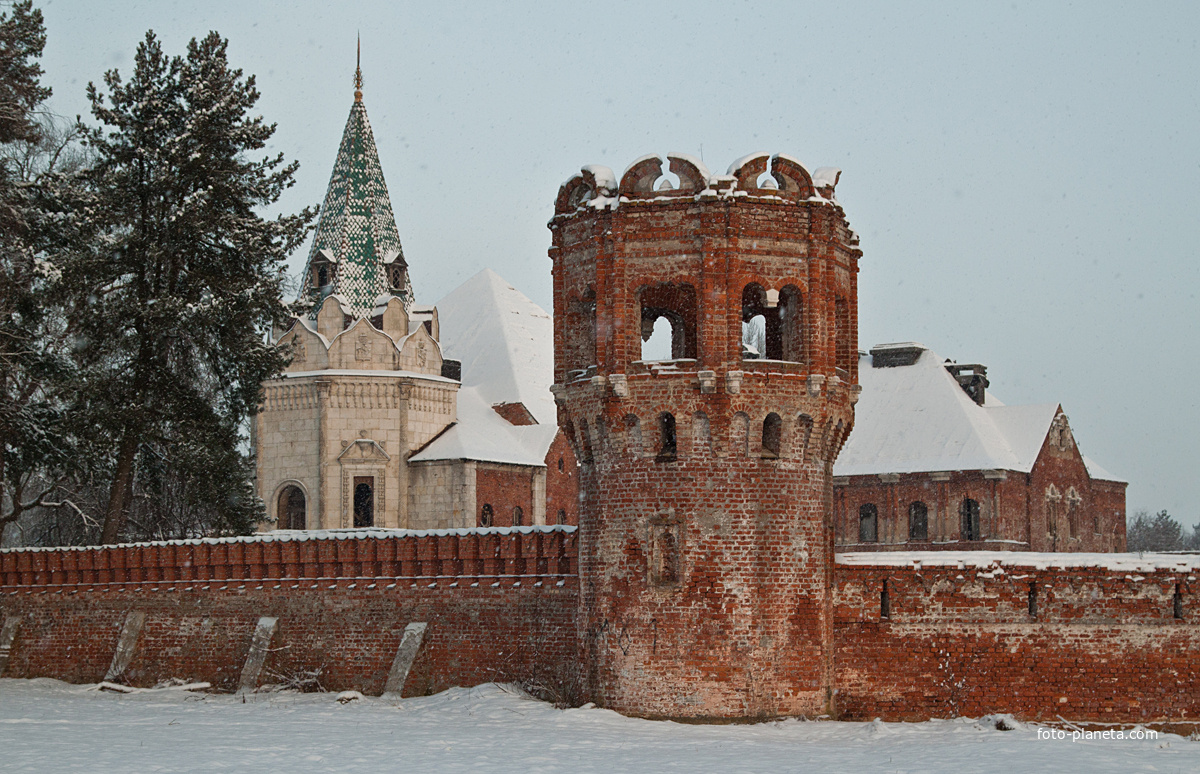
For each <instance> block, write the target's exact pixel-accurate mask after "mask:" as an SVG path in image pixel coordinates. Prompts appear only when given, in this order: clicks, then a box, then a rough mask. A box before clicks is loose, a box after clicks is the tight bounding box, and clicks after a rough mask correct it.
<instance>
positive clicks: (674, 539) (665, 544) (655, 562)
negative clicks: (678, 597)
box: [649, 516, 680, 586]
mask: <svg viewBox="0 0 1200 774" xmlns="http://www.w3.org/2000/svg"><path fill="white" fill-rule="evenodd" d="M679 543H680V535H679V523H678V522H676V521H675V520H673V519H670V518H666V517H662V516H654V517H651V519H650V557H649V558H650V562H649V570H650V579H649V580H650V585H652V586H674V585H676V584H678V583H679V578H680V551H679Z"/></svg>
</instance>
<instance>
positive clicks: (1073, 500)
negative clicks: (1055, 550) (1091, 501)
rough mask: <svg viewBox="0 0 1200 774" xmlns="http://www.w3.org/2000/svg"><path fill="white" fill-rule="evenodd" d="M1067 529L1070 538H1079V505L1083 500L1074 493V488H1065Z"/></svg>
mask: <svg viewBox="0 0 1200 774" xmlns="http://www.w3.org/2000/svg"><path fill="white" fill-rule="evenodd" d="M1066 500H1067V529H1068V530H1070V534H1071V537H1072V538H1078V537H1079V510H1080V509H1079V504H1080V503H1082V502H1083V498H1082V497H1080V496H1079V493H1078V492H1076V491H1075V487H1073V486H1072V487H1067V497H1066Z"/></svg>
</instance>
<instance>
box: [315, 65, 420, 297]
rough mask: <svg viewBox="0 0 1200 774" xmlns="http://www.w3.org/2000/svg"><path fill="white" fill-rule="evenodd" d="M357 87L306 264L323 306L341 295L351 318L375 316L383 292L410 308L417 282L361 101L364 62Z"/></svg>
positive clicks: (355, 83) (355, 84)
mask: <svg viewBox="0 0 1200 774" xmlns="http://www.w3.org/2000/svg"><path fill="white" fill-rule="evenodd" d="M354 87H355V89H354V104H353V105H352V106H351V107H350V117H349V118H348V119H347V120H346V129H345V131H344V132H343V133H342V143H341V146H340V147H339V148H338V154H337V160H336V161H335V162H334V165H333V175H332V176H331V177H330V178H329V189H328V191H327V192H326V194H325V202H324V204H322V205H321V215H320V218H319V219H318V220H317V231H316V234H314V236H313V243H312V250H311V251H310V252H309V255H308V263H307V265H306V266H305V269H304V287H305V290H306V291H307V293H308V294H309V295H310V296H311V297H312V298H313V299H314V300H315V301H316V302H317V305H318V307H319V306H320V303H321V302H322V301H323V300H324V299H325V298H326V297H327V296H330V295H336V296H337V297H338V299H339V300H340V301H341V302H342V306H343V309H344V310H345V311H346V312H347V313H348V314H349V315H350V316H352V317H370V316H371V314H372V310H373V309H374V308H375V307H376V306H377V304H378V303H379V302H380V296H384V295H395V296H398V297H399V298H400V299H401V300H402V301H403V302H404V310H405V312H406V313H407V312H409V311H411V308H412V283H411V282H410V281H409V277H408V263H407V262H406V261H405V260H404V250H403V248H402V247H401V246H400V232H399V230H398V229H397V228H396V217H395V215H393V214H392V202H391V199H390V198H389V197H388V190H387V183H386V182H385V181H384V179H383V169H382V167H380V164H379V153H378V152H377V151H376V149H375V135H374V134H373V133H372V132H371V123H370V121H368V120H367V108H366V105H364V104H363V101H362V68H361V66H359V67H357V68H356V69H355V72H354Z"/></svg>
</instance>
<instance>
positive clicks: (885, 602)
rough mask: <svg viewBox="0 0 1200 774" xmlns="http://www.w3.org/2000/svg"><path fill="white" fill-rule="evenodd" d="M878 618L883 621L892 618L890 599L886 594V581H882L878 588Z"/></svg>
mask: <svg viewBox="0 0 1200 774" xmlns="http://www.w3.org/2000/svg"><path fill="white" fill-rule="evenodd" d="M879 617H880V618H884V619H887V618H891V617H892V598H891V595H890V594H888V582H887V580H886V579H884V581H883V584H882V585H881V586H880V588H879Z"/></svg>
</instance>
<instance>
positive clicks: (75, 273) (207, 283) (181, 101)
mask: <svg viewBox="0 0 1200 774" xmlns="http://www.w3.org/2000/svg"><path fill="white" fill-rule="evenodd" d="M226 47H227V46H226V41H225V40H224V39H222V38H221V37H220V36H219V35H218V34H216V33H210V34H209V35H208V36H207V37H205V38H204V39H203V40H199V41H197V40H192V41H191V42H190V43H189V44H188V49H187V54H186V56H183V57H168V56H167V55H165V54H164V53H163V51H162V47H161V46H160V44H159V42H158V40H157V39H156V38H155V36H154V34H153V32H150V33H147V35H146V39H145V41H144V42H143V43H142V44H141V45H140V46H139V47H138V50H137V56H136V59H135V65H134V71H133V74H132V76H131V77H130V79H129V80H128V81H124V80H122V78H121V76H120V74H119V73H118V72H117V71H116V70H112V71H109V72H108V73H106V74H105V76H104V85H105V86H106V87H107V94H105V93H104V92H103V91H102V90H101V89H100V88H97V87H96V86H95V85H94V84H89V86H88V96H89V99H90V100H91V103H92V114H93V116H94V117H95V118H96V119H97V120H98V121H99V122H100V125H99V126H97V127H94V128H90V129H88V130H86V133H85V143H86V144H87V146H88V147H89V150H90V152H91V153H92V155H93V164H92V166H91V167H90V168H89V169H88V170H86V171H85V172H84V173H83V175H82V176H81V178H80V181H79V182H80V189H79V191H78V193H77V201H75V202H74V205H73V207H74V209H75V212H76V214H77V216H78V219H79V221H80V222H81V223H83V224H85V225H86V230H85V233H83V234H81V235H80V239H79V242H78V244H77V245H76V246H75V248H74V250H73V251H72V253H71V258H70V261H69V262H68V263H69V265H68V266H67V267H66V268H65V269H64V271H65V272H66V274H67V275H68V276H67V278H66V279H64V283H65V284H67V285H69V286H70V287H73V288H75V289H76V299H75V307H74V309H73V319H74V321H75V323H76V336H77V337H78V341H79V342H80V345H79V347H78V358H79V364H80V366H81V368H82V369H83V371H84V372H85V374H86V378H85V379H84V380H83V382H82V383H81V390H80V392H79V396H78V405H77V409H78V411H79V412H80V414H81V415H82V416H87V417H90V418H92V420H93V421H94V423H95V430H96V437H97V438H98V440H99V442H100V443H101V444H102V445H106V446H107V449H108V452H107V458H108V460H109V464H110V466H111V467H110V470H109V477H110V479H109V480H110V483H109V485H108V495H107V506H106V507H105V509H104V518H103V523H104V524H103V533H102V538H101V539H102V541H103V542H105V543H113V542H116V541H117V540H118V539H119V538H120V537H121V535H122V533H123V530H124V527H125V523H126V520H127V519H128V518H129V517H130V514H131V513H132V512H134V511H137V512H138V513H139V516H140V518H141V519H142V520H143V521H145V520H148V521H149V522H154V521H156V520H163V519H165V518H167V514H166V513H164V511H163V508H164V505H170V504H171V503H167V502H166V501H165V500H164V498H167V499H171V498H174V499H173V500H172V503H174V506H173V507H174V508H175V510H176V511H194V510H195V509H197V508H201V509H206V510H207V511H208V514H207V516H206V517H205V518H204V519H203V520H202V521H203V522H204V524H205V525H206V527H205V529H206V531H208V532H243V531H246V530H248V529H250V528H251V526H252V524H253V522H254V521H255V520H257V519H258V518H260V517H261V514H262V510H263V509H262V504H261V502H259V501H258V499H257V498H256V497H255V495H254V492H253V488H252V486H251V466H250V462H249V460H248V459H247V457H246V455H245V454H244V453H243V452H242V451H241V442H242V438H241V430H242V428H243V426H244V423H245V421H246V419H247V418H248V417H249V416H250V415H251V414H252V413H253V412H254V410H255V409H256V407H257V404H258V399H259V390H260V384H261V382H262V381H263V380H264V379H266V378H269V377H271V376H272V375H274V374H276V373H278V372H279V370H280V369H281V367H282V366H283V365H284V362H285V361H284V359H283V356H282V355H281V353H280V352H279V351H278V350H276V349H275V348H274V347H272V346H270V345H269V344H268V343H266V342H265V341H264V337H263V331H264V330H265V329H266V328H267V327H268V326H269V325H270V324H271V323H273V322H277V321H281V320H282V319H284V318H285V316H286V314H287V310H286V307H285V305H284V303H283V300H282V299H283V295H282V285H283V281H284V278H285V274H284V270H283V261H284V259H285V258H286V256H287V255H288V253H290V252H291V251H292V250H294V249H295V248H296V247H298V246H299V244H300V242H301V241H302V240H303V238H304V236H305V235H306V233H307V231H308V227H309V224H310V222H311V221H312V218H313V211H312V210H311V209H305V210H304V211H302V212H300V213H298V214H295V215H281V216H279V217H276V218H274V219H265V218H263V217H261V216H260V215H259V214H258V210H259V209H261V208H264V207H267V206H269V205H272V204H274V203H275V202H276V201H277V200H278V199H279V197H280V195H281V194H282V192H283V191H284V190H285V189H286V188H288V187H290V186H291V185H292V182H293V176H294V174H295V171H296V168H297V165H296V164H295V163H290V164H288V163H285V162H284V159H283V157H282V155H279V156H275V157H273V158H270V157H268V158H252V157H251V154H253V153H254V152H256V151H260V150H262V149H263V147H264V146H265V145H266V142H267V140H268V139H269V138H270V137H271V135H272V134H273V133H274V130H275V126H274V125H273V124H267V123H265V122H264V121H263V119H262V118H261V117H255V116H252V115H251V114H250V112H249V111H251V109H252V108H253V107H254V105H255V103H256V102H257V100H258V97H259V94H258V91H257V90H256V89H255V85H254V77H253V76H250V77H247V78H244V77H243V76H242V72H241V70H236V69H231V68H230V67H229V64H228V60H227V57H226ZM135 479H136V480H137V481H138V482H140V484H139V486H138V488H139V491H140V492H141V493H142V494H143V495H144V497H143V498H142V501H141V503H140V505H139V507H138V508H133V507H132V506H133V505H134V499H135ZM137 526H138V532H139V533H140V534H142V535H146V534H148V533H149V534H154V535H160V536H166V535H161V532H162V530H161V529H159V528H158V527H157V526H156V525H155V524H154V523H139V524H138V525H137Z"/></svg>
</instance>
